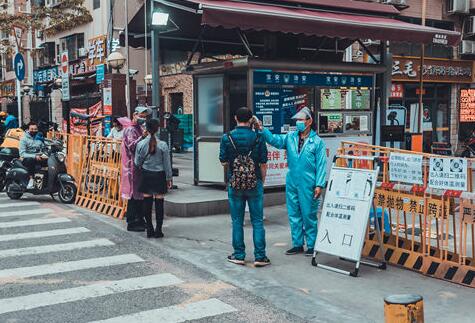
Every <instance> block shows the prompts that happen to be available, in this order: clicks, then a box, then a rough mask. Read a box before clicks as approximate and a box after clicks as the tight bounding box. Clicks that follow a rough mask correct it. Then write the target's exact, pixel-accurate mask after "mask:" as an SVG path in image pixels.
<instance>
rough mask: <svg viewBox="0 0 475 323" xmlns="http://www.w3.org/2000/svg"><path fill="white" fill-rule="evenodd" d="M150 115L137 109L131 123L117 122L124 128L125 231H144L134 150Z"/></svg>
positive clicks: (124, 119)
mask: <svg viewBox="0 0 475 323" xmlns="http://www.w3.org/2000/svg"><path fill="white" fill-rule="evenodd" d="M149 115H150V109H148V108H147V107H143V106H141V107H137V108H136V109H135V112H134V115H133V118H132V121H131V120H129V119H128V118H119V119H118V121H119V122H120V123H121V124H122V125H123V126H124V127H125V129H124V133H123V139H122V146H121V159H122V172H121V178H120V194H121V196H122V198H123V199H126V200H128V203H127V212H126V218H127V230H128V231H137V232H141V231H145V221H144V215H143V211H142V200H143V194H142V193H140V192H139V191H138V185H139V180H140V170H139V169H137V167H136V166H135V165H134V158H135V148H136V146H137V143H138V142H139V141H140V140H142V139H143V137H144V130H143V128H142V126H143V124H144V123H145V121H146V120H147V117H148V116H149Z"/></svg>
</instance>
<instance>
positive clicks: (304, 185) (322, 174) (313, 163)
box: [260, 107, 326, 256]
mask: <svg viewBox="0 0 475 323" xmlns="http://www.w3.org/2000/svg"><path fill="white" fill-rule="evenodd" d="M292 119H294V120H296V126H297V130H296V131H292V132H289V133H287V134H282V135H273V134H272V133H271V132H270V131H269V130H268V129H263V131H262V134H263V136H264V138H265V140H266V142H267V143H268V144H270V145H271V146H274V147H275V148H278V149H285V150H286V151H287V158H288V167H289V172H288V173H287V177H286V185H285V190H286V201H287V212H288V216H289V224H290V231H291V234H292V248H291V249H289V250H287V251H286V254H287V255H294V254H298V253H303V252H304V244H305V243H304V242H306V245H307V250H306V251H305V255H306V256H312V255H313V250H314V246H315V240H316V237H317V211H318V207H319V204H320V201H319V198H320V195H321V193H322V189H323V188H324V186H325V178H326V147H325V143H324V142H323V140H322V139H321V138H320V137H319V136H318V135H317V134H316V132H315V131H314V130H313V129H312V127H311V126H312V123H313V117H312V112H311V111H310V109H308V108H307V107H304V108H302V109H301V110H300V111H299V112H297V114H295V115H294V116H293V117H292ZM260 127H262V125H261V124H260Z"/></svg>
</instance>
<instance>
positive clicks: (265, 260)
mask: <svg viewBox="0 0 475 323" xmlns="http://www.w3.org/2000/svg"><path fill="white" fill-rule="evenodd" d="M268 265H270V260H269V258H267V257H265V258H260V259H256V261H254V266H255V267H265V266H268Z"/></svg>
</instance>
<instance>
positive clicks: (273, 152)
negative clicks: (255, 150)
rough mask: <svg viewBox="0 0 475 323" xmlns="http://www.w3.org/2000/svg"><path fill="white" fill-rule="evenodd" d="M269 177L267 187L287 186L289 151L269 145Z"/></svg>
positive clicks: (267, 177)
mask: <svg viewBox="0 0 475 323" xmlns="http://www.w3.org/2000/svg"><path fill="white" fill-rule="evenodd" d="M267 158H268V161H267V176H266V183H265V186H281V185H285V178H286V176H287V172H288V164H287V162H288V161H287V151H286V150H279V149H277V148H274V147H272V146H269V145H267Z"/></svg>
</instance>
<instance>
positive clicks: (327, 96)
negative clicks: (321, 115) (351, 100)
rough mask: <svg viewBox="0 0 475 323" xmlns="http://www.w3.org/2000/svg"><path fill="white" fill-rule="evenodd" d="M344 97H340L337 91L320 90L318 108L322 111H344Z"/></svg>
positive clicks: (340, 94)
mask: <svg viewBox="0 0 475 323" xmlns="http://www.w3.org/2000/svg"><path fill="white" fill-rule="evenodd" d="M345 102H346V95H342V93H341V92H340V90H339V89H321V90H320V107H321V109H322V110H341V109H344V107H345Z"/></svg>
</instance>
